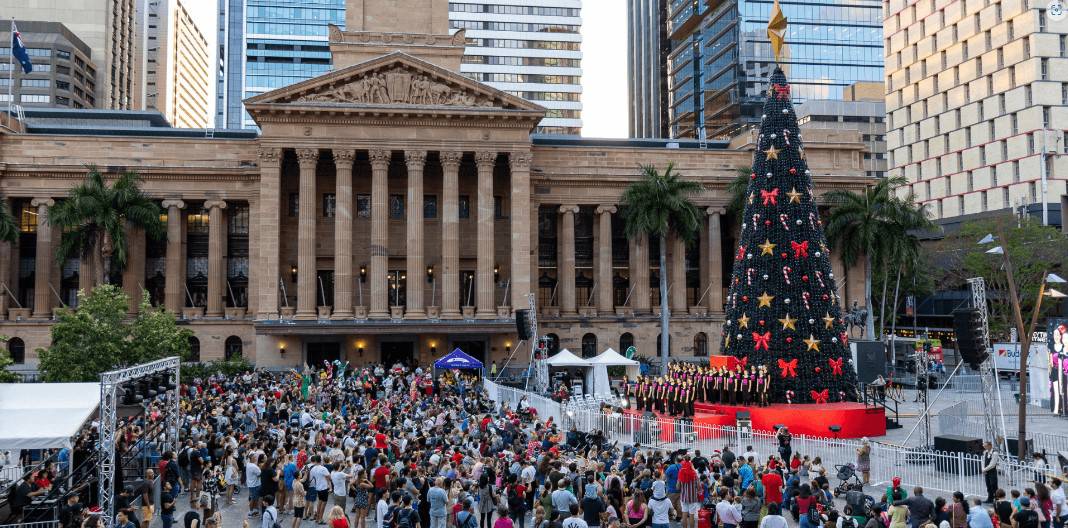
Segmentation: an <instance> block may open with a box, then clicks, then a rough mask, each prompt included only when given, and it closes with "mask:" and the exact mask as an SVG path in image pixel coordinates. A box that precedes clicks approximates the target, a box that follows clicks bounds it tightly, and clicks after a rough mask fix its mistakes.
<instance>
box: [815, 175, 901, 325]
mask: <svg viewBox="0 0 1068 528" xmlns="http://www.w3.org/2000/svg"><path fill="white" fill-rule="evenodd" d="M905 183H906V180H905V179H904V178H901V177H893V178H883V179H880V180H878V181H877V182H876V183H875V184H874V185H872V186H870V187H868V188H867V189H866V190H865V191H864V192H863V193H854V192H851V191H846V190H835V191H831V192H829V193H827V196H826V198H827V200H828V201H829V202H830V203H832V204H834V205H833V206H832V207H831V214H830V217H829V218H828V221H827V239H828V241H829V242H830V243H831V246H832V247H833V248H834V250H835V251H837V252H838V254H839V255H841V256H842V261H843V263H844V264H845V265H846V266H853V265H855V264H856V263H857V262H858V261H859V260H860V259H862V258H863V259H864V261H865V262H864V264H865V266H864V304H865V308H866V309H867V310H868V318H867V324H866V326H865V328H864V335H865V336H867V337H868V338H871V337H872V336H874V335H875V317H874V316H875V313H874V309H873V308H874V306H873V303H872V266H873V263H874V262H881V261H883V260H885V259H886V257H887V256H888V255H889V254H890V252H891V244H892V242H893V241H894V238H895V237H899V236H901V235H902V233H904V232H906V231H907V230H908V229H910V227H909V225H910V224H911V222H912V220H910V219H909V218H908V216H909V214H908V212H907V211H904V210H903V209H904V206H903V202H902V200H900V199H899V198H898V197H897V195H896V194H895V190H896V189H897V188H898V187H900V186H902V185H904V184H905ZM843 308H844V307H843Z"/></svg>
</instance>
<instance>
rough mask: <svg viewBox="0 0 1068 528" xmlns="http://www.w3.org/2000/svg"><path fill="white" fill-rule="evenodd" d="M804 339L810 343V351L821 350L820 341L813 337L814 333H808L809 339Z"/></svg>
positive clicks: (807, 343) (806, 342)
mask: <svg viewBox="0 0 1068 528" xmlns="http://www.w3.org/2000/svg"><path fill="white" fill-rule="evenodd" d="M804 341H805V344H806V345H808V351H812V350H815V351H816V352H819V351H820V342H819V340H818V339H816V338H815V337H813V335H812V334H809V335H808V339H805V340H804Z"/></svg>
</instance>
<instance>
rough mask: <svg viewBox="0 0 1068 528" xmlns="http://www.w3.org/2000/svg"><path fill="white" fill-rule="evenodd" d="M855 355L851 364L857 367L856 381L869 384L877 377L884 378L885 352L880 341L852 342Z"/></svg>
mask: <svg viewBox="0 0 1068 528" xmlns="http://www.w3.org/2000/svg"><path fill="white" fill-rule="evenodd" d="M853 344H855V345H856V350H857V355H856V358H854V361H853V364H854V365H855V366H856V367H857V381H859V382H860V383H871V382H873V381H875V380H876V378H878V377H879V376H886V351H885V350H884V348H883V344H882V342H880V341H853Z"/></svg>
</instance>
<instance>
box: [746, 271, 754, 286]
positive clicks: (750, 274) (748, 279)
mask: <svg viewBox="0 0 1068 528" xmlns="http://www.w3.org/2000/svg"><path fill="white" fill-rule="evenodd" d="M754 271H756V270H755V269H753V268H749V269H747V270H745V284H746V286H752V285H753V272H754Z"/></svg>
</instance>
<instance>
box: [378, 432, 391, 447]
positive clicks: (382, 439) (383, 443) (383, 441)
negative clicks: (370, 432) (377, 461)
mask: <svg viewBox="0 0 1068 528" xmlns="http://www.w3.org/2000/svg"><path fill="white" fill-rule="evenodd" d="M388 443H389V438H388V437H386V434H385V433H383V432H382V431H381V430H380V431H378V432H377V433H375V449H377V450H379V451H382V450H383V449H385V448H387V447H389V446H388Z"/></svg>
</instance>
